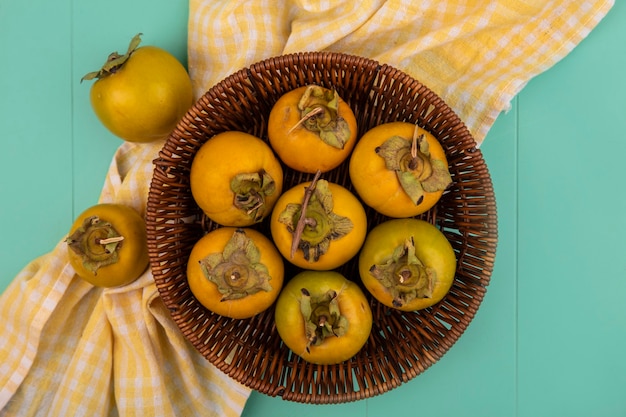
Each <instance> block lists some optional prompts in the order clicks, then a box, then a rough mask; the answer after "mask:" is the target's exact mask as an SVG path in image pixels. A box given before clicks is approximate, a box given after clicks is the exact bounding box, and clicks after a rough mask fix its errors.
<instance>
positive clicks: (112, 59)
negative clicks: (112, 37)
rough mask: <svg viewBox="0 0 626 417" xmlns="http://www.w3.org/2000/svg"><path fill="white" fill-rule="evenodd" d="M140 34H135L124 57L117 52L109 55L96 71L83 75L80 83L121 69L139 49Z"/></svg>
mask: <svg viewBox="0 0 626 417" xmlns="http://www.w3.org/2000/svg"><path fill="white" fill-rule="evenodd" d="M141 35H142V34H141V33H138V34H136V35H135V36H134V37H133V38H132V39H131V40H130V43H129V44H128V49H127V50H126V53H125V54H124V55H120V54H118V53H117V52H112V53H110V54H109V56H108V58H107V60H106V62H105V63H104V65H102V68H100V69H99V70H98V71H93V72H89V73H87V74H85V75H84V76H83V78H81V79H80V82H81V83H82V82H83V81H85V80H87V81H89V80H93V79H94V78H97V79H100V78H104V77H107V76H109V75H111V74H114V73H115V72H116V71H117V70H119V69H120V68H122V67H123V66H124V64H125V63H126V61H128V58H130V56H131V55H132V54H133V52H135V50H136V49H137V48H138V47H139V44H140V43H141Z"/></svg>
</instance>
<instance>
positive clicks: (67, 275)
mask: <svg viewBox="0 0 626 417" xmlns="http://www.w3.org/2000/svg"><path fill="white" fill-rule="evenodd" d="M612 5H613V2H612V1H611V0H570V1H566V0H548V1H545V0H541V1H539V0H536V1H528V0H526V1H522V0H500V1H483V2H477V1H461V0H450V1H440V0H437V1H434V0H433V1H420V2H412V1H410V0H406V1H399V0H394V1H392V0H389V1H382V0H365V1H361V2H354V1H339V0H338V1H334V0H333V1H331V0H326V1H310V0H258V1H243V0H230V1H223V0H222V1H214V0H190V16H189V42H188V47H189V72H190V75H191V77H192V80H193V82H194V89H195V93H196V95H197V96H200V95H201V94H202V93H204V91H206V90H207V89H208V88H210V87H211V86H212V85H213V84H215V83H216V82H218V81H220V80H221V79H223V78H224V77H225V76H227V75H229V74H231V73H233V72H235V71H237V70H239V69H241V68H243V67H245V66H249V65H251V64H252V63H254V62H256V61H260V60H262V59H265V58H268V57H271V56H275V55H279V54H283V53H291V52H300V51H312V50H332V51H341V52H346V53H352V54H357V55H361V56H366V57H370V58H373V59H376V60H378V61H379V62H385V63H389V64H391V65H394V66H396V67H398V68H400V69H403V70H405V71H407V72H408V73H409V74H411V75H413V76H414V77H415V78H417V79H419V80H420V81H422V82H423V83H424V84H426V85H428V86H429V87H430V88H431V89H433V90H434V91H435V92H436V93H438V94H439V95H440V96H441V97H442V98H444V100H446V101H447V102H448V104H450V105H451V106H452V107H453V108H454V109H455V111H456V112H457V113H458V114H459V115H460V116H461V118H462V119H463V120H464V121H465V122H466V124H467V125H468V127H469V128H470V130H471V131H472V133H473V134H474V136H475V138H476V139H477V141H479V143H480V142H482V140H483V139H484V137H485V135H486V133H487V132H488V130H489V128H490V127H491V125H492V123H493V122H494V121H495V119H496V117H497V116H498V114H499V113H500V112H501V111H503V110H506V109H507V108H508V107H509V105H510V101H511V99H512V98H513V97H514V96H515V94H516V93H518V92H519V91H520V90H521V89H522V88H523V86H524V85H525V83H526V82H527V81H528V80H529V79H530V78H532V77H533V76H535V75H537V74H539V73H540V72H542V71H545V70H546V69H548V68H549V67H550V66H551V65H553V64H554V63H556V62H557V61H558V60H560V59H561V58H562V57H564V56H565V55H566V54H567V53H568V52H569V51H571V50H572V49H573V48H574V47H575V46H576V45H577V44H578V43H579V42H580V41H581V40H582V39H583V38H584V37H585V36H586V35H587V34H588V33H589V31H590V30H591V29H592V28H593V27H594V26H595V25H596V24H597V23H598V22H599V21H600V20H601V18H602V17H603V16H604V15H605V14H606V13H608V11H609V9H610V8H611V6H612ZM161 146H162V142H156V143H153V144H143V145H138V144H131V143H124V144H122V145H121V146H120V148H119V149H118V151H117V152H116V154H115V156H114V158H113V160H112V162H111V165H110V168H109V172H108V173H107V176H106V180H105V182H104V186H103V189H102V194H101V198H100V201H101V202H118V203H124V204H127V205H130V206H132V207H134V208H135V209H136V210H138V211H139V212H140V213H141V214H144V213H145V205H146V199H147V195H148V188H149V184H150V179H151V176H152V168H153V167H152V160H153V159H154V158H155V157H156V155H157V153H158V151H159V149H160V148H161ZM0 322H1V323H2V325H1V326H0V340H2V343H0V416H20V417H28V416H66V415H89V416H116V415H121V416H133V415H142V416H174V415H177V416H189V415H203V416H235V415H240V414H241V412H242V410H243V407H244V405H245V402H246V401H247V398H248V396H249V394H250V391H249V389H248V388H246V387H242V386H241V385H239V384H237V383H236V382H234V381H233V380H231V379H230V378H228V377H226V376H225V375H224V374H222V373H221V372H220V371H219V370H217V369H215V368H214V367H213V366H212V365H210V364H209V363H208V361H206V360H205V359H204V358H203V357H201V355H200V354H198V353H197V352H196V351H195V349H194V348H193V347H192V346H191V345H190V344H189V343H188V342H187V341H186V340H185V339H184V338H183V336H182V334H181V333H180V331H179V330H178V328H177V327H176V325H175V323H174V322H173V321H172V319H171V317H170V315H169V312H168V311H167V308H166V307H165V306H164V304H163V303H162V301H161V299H160V297H159V296H158V291H157V289H156V287H155V284H154V281H153V279H152V276H151V273H150V271H149V270H148V271H146V272H145V273H144V274H143V276H142V277H140V278H139V279H138V280H137V281H135V282H133V283H131V284H129V285H127V286H124V287H120V288H114V289H100V288H94V287H92V286H91V285H89V284H87V283H85V282H83V281H82V280H80V279H79V278H77V277H76V276H75V274H74V271H73V269H72V267H71V266H70V265H69V263H68V261H67V246H66V245H65V244H64V243H63V242H59V243H58V245H57V246H56V247H55V248H53V249H52V250H51V252H50V253H48V254H46V255H44V256H42V257H40V258H38V259H34V260H33V261H32V262H31V263H30V264H29V265H27V266H26V267H25V268H24V270H23V271H21V273H20V274H18V276H17V277H15V279H14V281H13V282H12V283H11V285H10V286H9V287H8V288H7V289H6V291H5V292H4V293H3V294H2V296H0Z"/></svg>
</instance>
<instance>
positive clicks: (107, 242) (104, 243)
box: [98, 236, 124, 245]
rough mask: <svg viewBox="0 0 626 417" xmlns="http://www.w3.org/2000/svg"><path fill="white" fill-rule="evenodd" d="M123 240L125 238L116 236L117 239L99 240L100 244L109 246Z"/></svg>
mask: <svg viewBox="0 0 626 417" xmlns="http://www.w3.org/2000/svg"><path fill="white" fill-rule="evenodd" d="M122 240H124V236H116V237H110V238H107V239H99V240H98V244H100V245H108V244H109V243H115V242H121V241H122Z"/></svg>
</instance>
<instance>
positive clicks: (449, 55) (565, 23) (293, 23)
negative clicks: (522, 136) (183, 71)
mask: <svg viewBox="0 0 626 417" xmlns="http://www.w3.org/2000/svg"><path fill="white" fill-rule="evenodd" d="M612 5H613V1H612V0H484V1H476V0H447V1H446V0H424V1H414V0H364V1H347V0H342V1H336V0H326V1H317V0H258V1H245V0H231V1H228V2H224V1H209V0H190V12H191V13H190V24H189V72H190V74H191V76H192V79H193V81H194V88H195V91H196V94H198V95H199V94H202V93H203V92H204V91H206V90H207V89H208V88H209V87H210V86H212V85H213V84H215V83H217V82H219V81H220V80H221V79H222V78H223V76H224V74H230V73H233V72H235V71H237V70H239V69H241V68H243V67H247V66H249V65H251V64H253V63H255V62H257V61H260V60H262V59H265V58H268V57H272V56H276V55H281V54H287V53H295V52H307V51H317V50H328V51H334V52H344V53H350V54H354V55H359V56H363V57H367V58H371V59H374V60H377V61H379V62H381V63H386V64H389V65H392V66H394V67H396V68H398V69H401V70H404V71H405V72H407V73H408V74H410V75H411V76H413V77H414V78H416V79H417V80H419V81H420V82H422V83H423V84H425V85H426V86H428V87H429V88H430V89H432V90H433V91H434V92H435V93H437V94H438V95H439V96H440V97H441V98H443V99H444V100H445V101H446V103H447V104H448V105H449V106H450V107H452V109H454V110H455V112H456V113H457V114H458V115H459V117H460V118H461V119H462V120H463V121H464V122H465V124H466V125H467V126H468V128H469V129H470V131H471V132H472V134H473V136H474V138H475V139H476V141H477V142H478V144H479V145H480V144H481V143H482V141H483V139H484V138H485V136H486V134H487V132H488V131H489V128H490V127H491V126H492V125H493V123H494V122H495V120H496V118H497V117H498V115H499V114H500V113H501V112H502V111H506V110H508V109H509V108H510V105H511V104H510V103H511V100H512V99H513V97H514V96H515V95H516V94H517V93H518V92H519V91H520V90H521V89H522V88H523V87H524V86H525V85H526V83H527V82H528V81H529V80H530V79H531V78H532V77H533V76H535V75H537V74H539V73H541V72H543V71H545V70H547V69H548V68H549V67H550V66H552V65H553V64H555V63H556V62H557V61H559V60H560V59H561V58H563V57H564V56H565V55H566V54H567V53H568V52H570V51H571V50H572V49H573V48H574V47H575V46H576V45H577V44H578V43H579V42H580V41H581V40H582V39H583V38H584V37H585V36H587V34H588V33H589V31H590V30H591V29H592V28H593V27H595V26H596V25H597V24H598V22H599V21H600V20H601V19H602V17H603V16H604V15H605V14H606V13H607V12H608V11H609V9H610V8H611V7H612Z"/></svg>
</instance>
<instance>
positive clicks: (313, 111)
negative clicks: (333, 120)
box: [287, 107, 324, 135]
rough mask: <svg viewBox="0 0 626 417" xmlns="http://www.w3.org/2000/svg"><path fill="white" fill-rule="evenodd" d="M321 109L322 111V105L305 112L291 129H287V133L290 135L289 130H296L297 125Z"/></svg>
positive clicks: (315, 114) (318, 112)
mask: <svg viewBox="0 0 626 417" xmlns="http://www.w3.org/2000/svg"><path fill="white" fill-rule="evenodd" d="M323 111H324V108H323V107H316V108H315V109H313V110H311V111H310V112H308V113H307V114H305V115H304V117H302V119H300V120H298V123H296V124H295V125H294V126H293V127H292V128H291V129H289V131H288V132H287V135H290V134H291V132H293V131H294V130H296V129H297V128H298V126H300V125H302V123H304V122H306V121H307V120H309V119H310V118H311V117H313V116H317V115H318V114H320V113H322V112H323Z"/></svg>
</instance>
